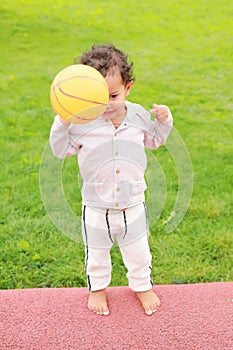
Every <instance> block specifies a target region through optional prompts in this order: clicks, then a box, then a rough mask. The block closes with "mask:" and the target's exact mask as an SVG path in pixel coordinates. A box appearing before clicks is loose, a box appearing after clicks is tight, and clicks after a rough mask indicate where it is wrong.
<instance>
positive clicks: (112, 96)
mask: <svg viewBox="0 0 233 350" xmlns="http://www.w3.org/2000/svg"><path fill="white" fill-rule="evenodd" d="M117 96H118V95H111V96H110V97H111V98H117Z"/></svg>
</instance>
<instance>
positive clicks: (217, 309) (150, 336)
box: [0, 282, 233, 350]
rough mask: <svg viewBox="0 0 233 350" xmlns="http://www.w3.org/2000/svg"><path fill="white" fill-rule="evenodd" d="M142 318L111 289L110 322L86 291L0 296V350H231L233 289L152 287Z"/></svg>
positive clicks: (124, 293) (128, 296)
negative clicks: (155, 301)
mask: <svg viewBox="0 0 233 350" xmlns="http://www.w3.org/2000/svg"><path fill="white" fill-rule="evenodd" d="M154 290H155V292H156V293H157V294H158V296H159V297H160V299H161V307H160V309H159V310H158V311H157V312H156V314H154V315H152V316H146V315H144V312H143V310H142V307H141V305H140V303H139V301H138V300H137V299H136V297H135V295H134V293H133V292H132V291H131V290H130V289H129V288H128V287H110V288H108V289H107V297H108V303H109V308H110V315H109V316H100V315H95V314H92V313H91V312H90V311H89V310H88V309H87V297H88V292H87V290H86V289H85V288H68V289H24V290H1V291H0V349H1V350H20V349H25V350H66V349H67V350H78V349H81V350H82V349H84V350H87V349H88V350H94V349H98V350H102V349H110V350H114V349H119V350H127V349H130V350H137V349H138V350H144V349H158V350H184V349H185V350H196V349H200V350H232V349H233V283H231V282H227V283H204V284H190V285H164V286H155V287H154Z"/></svg>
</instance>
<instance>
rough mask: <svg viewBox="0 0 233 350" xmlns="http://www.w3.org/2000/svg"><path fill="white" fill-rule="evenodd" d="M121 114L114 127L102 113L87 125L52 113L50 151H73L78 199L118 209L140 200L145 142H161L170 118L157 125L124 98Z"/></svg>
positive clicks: (61, 153)
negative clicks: (79, 182) (65, 121)
mask: <svg viewBox="0 0 233 350" xmlns="http://www.w3.org/2000/svg"><path fill="white" fill-rule="evenodd" d="M126 107H127V114H126V117H125V119H124V120H123V122H122V123H121V125H120V126H119V127H118V128H117V129H116V128H115V127H114V125H113V124H112V122H111V121H105V119H104V118H103V117H99V118H98V119H96V120H94V121H92V122H90V123H87V124H79V125H78V124H70V125H69V126H64V125H63V124H62V123H61V122H60V117H59V116H56V117H55V119H54V123H53V125H52V128H51V133H50V145H51V148H52V151H53V153H54V155H55V156H56V157H58V158H61V159H64V158H65V157H67V156H71V155H74V154H77V156H78V165H79V169H80V174H81V177H82V179H83V187H82V199H83V202H84V203H85V204H87V205H88V206H92V207H100V208H113V209H123V208H127V207H130V206H133V205H135V204H138V203H140V202H143V201H144V200H145V198H144V191H145V190H146V183H145V180H144V173H145V170H146V165H147V159H146V154H145V149H144V148H145V147H146V148H149V149H156V148H158V147H159V146H161V145H163V144H164V143H165V142H166V139H167V137H168V135H169V133H170V131H171V128H172V124H173V118H172V115H171V113H170V111H169V116H168V118H167V119H166V122H164V123H163V124H161V123H159V122H158V121H157V120H154V121H152V120H151V115H150V112H148V111H146V110H145V109H144V108H143V107H141V106H140V105H138V104H134V103H131V102H128V101H126Z"/></svg>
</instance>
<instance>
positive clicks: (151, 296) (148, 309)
mask: <svg viewBox="0 0 233 350" xmlns="http://www.w3.org/2000/svg"><path fill="white" fill-rule="evenodd" d="M136 295H137V297H138V299H139V300H140V302H141V304H142V306H143V308H144V310H145V313H146V314H147V315H149V316H150V315H152V314H153V313H154V312H155V311H156V310H157V308H158V307H159V306H160V300H159V298H158V297H157V295H156V294H155V292H154V291H153V289H150V290H148V291H146V292H136Z"/></svg>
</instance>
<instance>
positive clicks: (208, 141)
mask: <svg viewBox="0 0 233 350" xmlns="http://www.w3.org/2000/svg"><path fill="white" fill-rule="evenodd" d="M0 14H1V20H0V25H1V33H2V35H1V38H0V41H1V58H0V60H1V62H0V63H1V64H0V113H1V130H0V132H1V138H0V146H1V150H2V151H1V174H0V184H1V211H0V215H1V216H0V220H1V221H0V223H1V225H0V229H1V231H0V250H1V255H0V289H12V288H39V287H81V286H85V285H86V278H85V274H84V271H83V269H84V247H83V244H82V243H81V240H80V239H79V238H80V228H79V222H80V208H81V202H80V200H81V197H80V179H79V177H78V169H77V165H76V159H75V158H74V157H73V158H69V159H66V160H65V161H64V163H61V162H60V161H57V160H55V159H53V158H52V157H51V155H50V154H49V149H48V147H47V142H48V138H49V132H50V127H51V124H52V121H53V116H54V112H53V110H52V107H51V105H50V101H49V89H50V85H51V82H52V80H53V78H54V76H55V75H56V74H57V73H58V72H59V71H60V70H61V69H63V68H64V67H65V66H67V65H69V64H72V63H73V60H74V58H75V57H77V56H79V55H81V53H82V52H83V51H84V50H88V49H90V47H91V45H92V44H93V43H108V42H113V43H114V44H115V45H116V46H117V47H119V48H120V49H122V50H124V51H126V52H127V53H128V54H129V55H130V57H131V59H132V60H133V62H134V64H135V75H136V82H135V85H134V86H133V88H132V91H131V93H130V96H129V100H131V101H133V102H137V103H140V104H142V105H143V106H144V107H146V108H148V109H149V108H150V107H151V104H152V103H153V102H156V103H158V104H167V105H168V106H169V107H170V108H171V110H172V113H173V116H174V131H173V133H172V134H171V136H170V137H169V140H168V143H167V145H166V146H164V147H162V148H160V149H159V150H157V151H156V152H153V153H152V152H149V153H148V159H149V162H148V163H149V167H148V172H147V180H148V182H149V185H150V186H149V189H148V192H147V198H148V212H149V214H150V217H149V220H150V224H151V229H150V244H151V251H152V254H153V279H154V283H155V284H173V283H198V282H214V281H215V282H218V281H232V279H233V268H232V267H233V260H232V256H233V220H232V207H233V205H232V204H233V203H232V202H233V200H232V198H233V196H232V188H233V162H232V160H233V159H232V158H233V157H232V154H233V142H232V140H233V100H232V81H233V68H232V62H233V50H232V35H233V27H232V15H233V5H232V1H231V0H226V1H224V2H219V1H217V0H205V1H202V0H195V1H194V0H191V1H187V0H179V1H176V2H175V1H171V0H163V1H161V0H158V1H147V0H146V1H142V2H139V1H135V0H133V1H131V2H129V3H126V2H125V1H121V0H120V1H118V2H117V3H116V2H112V1H99V0H97V1H93V0H90V1H88V3H87V2H86V1H83V0H82V1H77V0H76V1H74V0H71V1H69V2H67V1H53V0H46V1H45V0H40V1H38V0H34V1H33V0H32V1H28V0H22V1H20V2H18V1H16V0H11V1H6V0H3V1H1V4H0ZM46 157H47V158H46ZM49 157H50V160H51V161H50V163H49V164H50V165H48V163H46V162H45V158H46V160H47V159H48V158H49ZM44 165H47V166H48V169H50V170H49V171H48V172H47V176H48V175H49V176H48V178H47V181H48V182H46V183H44V182H43V181H44V180H45V179H46V178H45V177H43V178H42V182H41V181H40V179H41V178H40V176H41V171H42V170H43V166H44ZM53 166H54V167H58V168H59V167H60V168H61V169H62V181H63V189H64V194H65V199H66V203H68V207H69V209H70V215H71V219H72V220H73V221H74V222H73V221H72V220H71V221H72V225H71V224H70V225H71V226H72V227H69V224H67V223H66V225H65V226H64V225H63V226H61V225H59V220H57V221H56V218H54V217H53V215H51V213H50V210H49V208H48V207H46V205H44V203H43V201H42V197H41V186H42V187H43V188H42V192H43V191H44V189H46V188H47V189H49V188H52V186H53V184H54V183H55V182H56V181H57V179H56V178H55V177H53V174H54V172H53ZM42 175H43V174H42ZM156 175H157V176H156ZM50 185H51V187H50ZM46 186H47V187H46ZM153 186H154V187H153ZM154 189H155V190H154ZM156 189H158V190H159V189H161V193H159V191H158V194H156V193H155V191H156ZM53 195H54V194H53ZM54 198H55V199H54V201H56V196H55V195H54ZM177 211H178V214H177ZM179 213H181V214H182V215H181V216H180V217H179ZM60 215H62V213H60ZM173 215H175V216H173ZM177 215H178V216H177ZM170 218H172V219H171V220H173V221H169V219H170ZM169 222H170V226H169ZM63 224H64V220H63ZM75 230H76V233H75V232H74V231H75ZM112 263H113V276H112V285H126V284H127V280H126V277H125V273H126V271H125V268H124V266H123V263H122V260H121V256H120V254H119V251H118V249H117V247H115V248H114V249H113V250H112Z"/></svg>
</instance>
